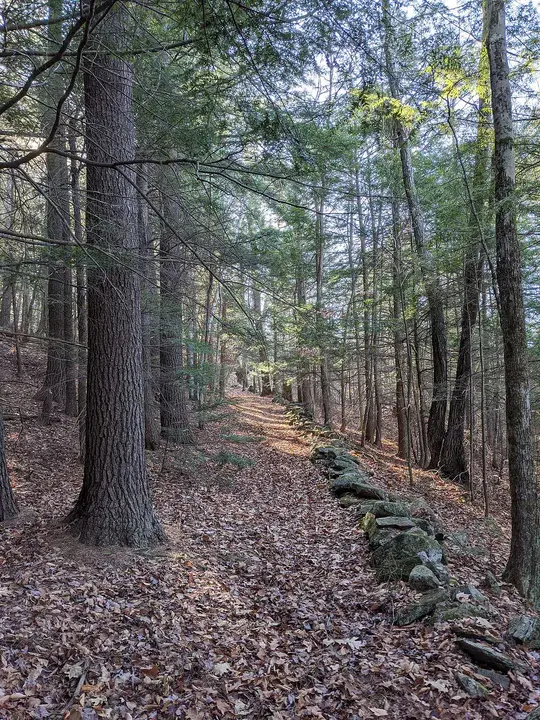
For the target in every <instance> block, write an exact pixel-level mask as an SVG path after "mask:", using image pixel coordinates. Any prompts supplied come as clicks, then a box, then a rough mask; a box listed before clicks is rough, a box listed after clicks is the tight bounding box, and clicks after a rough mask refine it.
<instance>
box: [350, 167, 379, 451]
mask: <svg viewBox="0 0 540 720" xmlns="http://www.w3.org/2000/svg"><path fill="white" fill-rule="evenodd" d="M355 184H356V204H357V210H358V224H359V228H360V231H359V234H360V262H361V264H362V306H363V330H364V382H365V398H366V403H365V408H364V414H363V416H361V420H362V428H361V429H362V443H364V442H369V443H372V442H374V440H375V411H374V403H373V376H372V363H371V360H372V358H371V326H370V323H369V302H368V301H369V271H368V262H367V252H366V228H365V225H364V218H363V215H362V205H361V203H360V173H359V169H358V165H357V167H356V169H355Z"/></svg>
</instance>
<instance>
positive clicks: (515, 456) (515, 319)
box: [487, 0, 540, 601]
mask: <svg viewBox="0 0 540 720" xmlns="http://www.w3.org/2000/svg"><path fill="white" fill-rule="evenodd" d="M487 12H488V43H487V46H488V55H489V65H490V81H491V98H492V111H493V124H494V128H495V157H494V170H495V201H496V218H495V240H496V245H497V282H498V286H499V300H500V320H501V330H502V338H503V350H504V373H505V384H506V433H507V441H508V470H509V477H510V494H511V499H512V540H511V545H510V557H509V559H508V564H507V566H506V569H505V572H504V578H505V580H506V581H507V582H512V583H513V584H514V585H515V586H516V587H517V589H518V590H519V592H521V593H522V594H523V595H525V596H528V597H530V598H531V599H533V600H535V601H538V599H539V598H540V547H539V542H538V500H537V492H536V477H535V469H534V448H533V436H532V424H531V405H530V402H531V400H530V387H529V377H528V362H527V335H526V325H525V308H524V302H523V274H522V267H521V264H522V257H521V247H520V242H519V238H518V234H517V227H516V199H515V157H514V135H513V127H512V95H511V89H510V81H509V77H508V75H509V71H508V58H507V52H506V28H505V3H504V0H487Z"/></svg>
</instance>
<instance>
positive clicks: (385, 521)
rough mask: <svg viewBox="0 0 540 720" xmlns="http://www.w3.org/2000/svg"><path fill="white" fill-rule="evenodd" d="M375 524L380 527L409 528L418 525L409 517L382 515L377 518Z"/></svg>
mask: <svg viewBox="0 0 540 720" xmlns="http://www.w3.org/2000/svg"><path fill="white" fill-rule="evenodd" d="M375 525H376V526H377V527H379V528H386V527H392V528H401V529H403V530H408V529H409V528H413V527H416V523H415V522H413V521H412V520H411V519H410V518H407V517H399V516H397V517H391V516H390V517H381V518H376V519H375Z"/></svg>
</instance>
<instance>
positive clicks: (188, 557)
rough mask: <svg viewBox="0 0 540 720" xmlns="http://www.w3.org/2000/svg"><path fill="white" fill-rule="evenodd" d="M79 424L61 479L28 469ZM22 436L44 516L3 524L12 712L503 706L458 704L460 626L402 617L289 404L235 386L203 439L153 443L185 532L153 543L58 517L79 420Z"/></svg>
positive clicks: (18, 470)
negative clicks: (104, 545) (79, 539)
mask: <svg viewBox="0 0 540 720" xmlns="http://www.w3.org/2000/svg"><path fill="white" fill-rule="evenodd" d="M44 433H49V434H50V438H47V437H44ZM70 433H71V435H72V436H73V437H72V444H71V448H72V451H71V452H72V455H71V456H69V457H68V458H66V459H65V462H64V465H63V466H62V467H60V468H58V469H57V470H56V472H55V476H54V482H53V481H51V480H49V482H46V483H40V482H37V483H36V480H35V479H34V478H33V477H32V476H30V477H29V476H28V475H25V474H24V472H23V470H24V467H27V466H30V465H32V463H34V464H38V465H39V463H40V462H41V464H42V465H43V463H44V462H45V458H46V457H47V452H48V441H50V444H51V446H52V447H55V446H56V445H55V441H54V438H56V443H58V442H59V440H60V438H62V437H65V436H68V435H69V434H70ZM34 436H38V437H39V438H40V439H41V442H40V443H36V442H35V437H34ZM10 437H11V440H10V451H11V457H12V466H13V467H12V470H13V474H14V476H15V482H16V484H17V490H18V492H19V494H20V495H21V497H23V498H24V502H25V505H26V506H27V507H28V506H30V507H33V509H34V510H35V511H36V512H37V513H38V516H37V517H27V519H26V520H25V522H22V523H18V524H17V525H15V526H14V527H12V528H6V529H4V530H3V531H0V542H1V544H2V548H1V550H2V554H1V556H0V557H2V558H3V560H2V561H0V562H1V563H2V564H1V566H0V601H1V606H0V651H1V652H2V663H1V664H0V688H1V689H2V691H3V693H4V696H3V697H2V692H0V718H2V719H4V718H5V719H6V720H7V719H9V720H18V719H19V718H32V717H36V718H41V717H54V718H59V717H64V716H65V717H69V718H70V719H71V720H81V718H83V719H84V720H92V719H93V718H97V717H104V718H114V719H116V718H125V719H127V720H129V718H133V719H135V718H137V719H139V718H146V719H147V720H149V719H150V718H156V719H158V718H159V719H160V718H174V717H177V718H188V719H190V720H197V719H199V718H200V719H204V720H207V719H208V720H210V719H214V718H216V719H217V718H233V717H234V718H249V719H255V718H261V719H262V718H273V719H274V720H280V719H285V718H287V719H288V718H291V719H292V718H325V720H332V719H334V718H336V719H341V718H343V719H345V718H351V719H353V718H359V719H362V718H372V717H388V718H396V720H408V719H409V718H410V719H411V720H412V719H416V718H428V717H438V718H455V717H459V718H468V719H469V720H473V719H474V718H482V717H493V716H495V717H497V715H493V712H492V711H489V712H488V709H487V708H486V705H485V704H484V705H481V704H479V703H478V701H472V700H464V699H462V698H459V696H458V698H457V699H454V700H452V701H451V697H452V695H455V687H452V684H451V682H449V680H451V670H452V668H453V667H455V668H458V669H459V668H460V667H461V665H462V664H463V662H464V659H463V656H461V655H460V654H459V653H458V652H457V651H455V649H454V647H453V642H452V640H451V639H450V638H449V636H448V635H447V634H445V633H444V632H439V631H436V630H433V629H426V628H424V627H423V626H422V625H418V626H415V627H413V628H406V629H401V630H399V629H392V627H391V623H390V619H391V614H392V608H393V600H394V591H393V590H392V588H391V587H384V586H382V587H380V586H376V585H375V583H374V578H373V574H372V571H371V569H370V567H369V563H368V555H367V552H366V548H365V544H364V540H363V537H362V535H361V533H360V532H359V531H358V530H357V529H355V524H354V521H353V517H352V516H351V514H350V513H349V512H346V511H344V510H342V509H340V508H339V507H338V505H337V503H336V502H335V500H333V499H332V498H331V496H330V494H329V493H328V489H327V487H326V484H325V483H324V481H322V480H321V478H320V476H319V475H318V473H317V472H316V470H315V469H314V468H313V466H312V465H311V463H310V462H309V460H308V454H309V447H308V445H307V444H306V443H305V442H304V440H302V439H301V438H300V437H299V435H298V434H297V433H296V432H295V431H294V430H293V429H292V428H291V427H290V426H289V425H288V424H287V422H286V419H285V416H284V412H283V409H282V408H281V407H280V406H278V405H275V404H272V403H271V402H270V401H269V400H266V399H261V398H257V397H254V396H252V395H239V396H236V397H234V398H233V405H232V406H231V407H229V408H228V409H227V408H217V410H216V412H215V417H213V418H210V419H209V422H208V424H207V426H206V429H205V430H204V431H202V432H200V433H199V437H198V444H197V447H196V448H194V449H191V450H188V451H186V450H185V449H183V448H169V449H168V450H167V452H166V453H163V451H159V452H156V453H153V454H151V456H150V465H151V468H153V471H154V473H153V474H154V477H155V480H154V483H153V484H154V488H153V491H154V496H155V499H156V504H157V511H158V514H159V516H160V518H161V519H162V520H163V521H164V523H165V526H166V530H167V533H168V536H169V538H170V545H169V547H167V548H164V549H161V550H159V551H154V552H148V553H131V552H126V551H113V550H107V551H104V552H97V551H91V550H88V549H84V548H81V547H79V546H77V544H76V543H75V542H73V541H72V540H71V539H69V538H67V537H66V535H65V532H64V530H63V529H61V528H56V529H55V528H53V527H52V526H51V521H52V520H58V519H59V518H61V517H62V515H63V513H64V512H66V511H67V509H68V508H69V506H70V503H71V502H72V501H73V499H74V497H75V496H76V492H77V489H78V487H79V483H80V469H78V466H77V463H76V449H75V447H76V446H75V443H74V437H75V428H74V426H73V425H69V424H67V425H66V424H62V425H60V426H53V427H52V428H49V429H47V430H46V431H44V430H43V429H42V428H39V427H38V426H37V424H36V425H35V427H32V426H28V427H27V428H26V430H25V433H24V435H23V437H19V438H18V439H17V438H14V437H13V436H12V435H10ZM33 437H34V441H33ZM219 451H227V452H229V453H231V452H232V453H235V454H237V455H238V454H240V455H242V457H243V461H244V462H245V461H246V459H248V460H250V461H252V463H253V464H252V465H250V466H249V467H245V468H243V469H238V468H237V467H235V466H234V465H231V464H230V463H229V464H225V465H221V464H220V463H219V462H218V461H217V460H218V459H217V457H216V455H217V453H218V452H219ZM23 459H24V467H23V466H22V463H23ZM47 472H48V473H49V474H50V469H49V470H48V471H47ZM158 475H159V476H158ZM445 683H446V684H445ZM8 696H9V698H8ZM490 704H491V703H490ZM499 707H501V708H502V710H501V711H500V714H499V715H498V717H505V718H514V717H515V718H518V717H521V716H520V715H519V714H514V711H513V709H512V708H513V707H514V708H515V704H513V703H510V702H506V701H504V700H503V701H502V705H499ZM434 713H435V714H434Z"/></svg>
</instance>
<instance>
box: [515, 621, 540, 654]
mask: <svg viewBox="0 0 540 720" xmlns="http://www.w3.org/2000/svg"><path fill="white" fill-rule="evenodd" d="M507 635H508V636H509V637H511V638H512V640H515V642H517V643H520V644H522V645H527V647H530V648H531V649H532V650H540V618H537V617H532V616H531V615H518V616H516V617H515V618H512V620H511V621H510V625H509V626H508V633H507Z"/></svg>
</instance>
